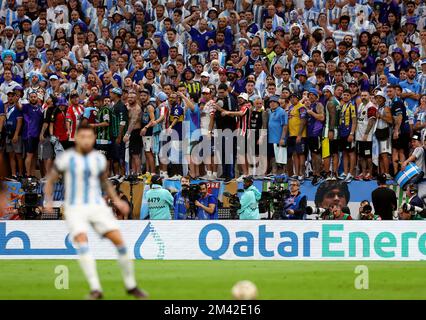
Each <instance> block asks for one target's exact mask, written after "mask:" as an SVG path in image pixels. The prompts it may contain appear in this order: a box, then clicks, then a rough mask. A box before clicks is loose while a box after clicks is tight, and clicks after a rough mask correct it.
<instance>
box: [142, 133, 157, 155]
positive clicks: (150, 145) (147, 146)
mask: <svg viewBox="0 0 426 320" xmlns="http://www.w3.org/2000/svg"><path fill="white" fill-rule="evenodd" d="M142 142H143V150H144V151H145V152H153V150H154V139H153V137H152V136H143V137H142Z"/></svg>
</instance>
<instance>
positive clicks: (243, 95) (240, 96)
mask: <svg viewBox="0 0 426 320" xmlns="http://www.w3.org/2000/svg"><path fill="white" fill-rule="evenodd" d="M238 98H242V99H244V100H246V101H248V99H249V97H248V94H247V93H245V92H243V93H240V95H239V96H238Z"/></svg>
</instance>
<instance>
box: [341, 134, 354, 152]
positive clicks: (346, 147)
mask: <svg viewBox="0 0 426 320" xmlns="http://www.w3.org/2000/svg"><path fill="white" fill-rule="evenodd" d="M338 143H339V148H340V151H353V150H354V149H355V140H353V141H352V142H349V141H348V137H345V138H340V139H339V142H338Z"/></svg>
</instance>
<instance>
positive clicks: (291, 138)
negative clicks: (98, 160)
mask: <svg viewBox="0 0 426 320" xmlns="http://www.w3.org/2000/svg"><path fill="white" fill-rule="evenodd" d="M425 9H426V7H425V5H424V4H423V1H421V0H416V1H398V0H382V1H367V0H358V1H357V0H341V1H336V0H315V1H314V0H304V1H303V0H285V1H273V0H253V1H252V0H222V1H215V0H213V1H211V0H190V1H183V0H175V1H170V2H167V1H164V0H142V1H134V0H105V1H102V0H83V1H77V0H69V1H65V0H47V1H45V0H39V1H37V0H3V1H0V32H1V37H0V45H1V47H0V51H1V64H0V75H1V77H0V95H1V102H0V114H1V121H0V131H1V132H2V135H1V145H2V148H3V151H4V152H5V154H7V158H8V162H9V163H10V169H11V177H12V178H13V179H18V178H19V177H20V176H32V175H34V174H35V170H36V169H37V168H39V169H40V171H41V174H42V175H44V174H45V173H46V172H48V171H49V169H50V167H51V166H52V163H53V160H54V158H55V155H56V154H58V153H59V152H62V151H63V150H64V149H67V148H70V147H72V146H73V140H74V134H75V130H76V127H77V126H78V125H79V124H80V123H82V122H84V121H86V122H88V123H89V124H90V125H92V126H93V127H95V128H96V130H97V145H96V148H97V149H99V150H101V151H102V152H103V153H104V154H105V155H106V156H107V159H108V160H109V163H110V166H109V170H110V174H111V176H122V175H125V174H126V172H125V169H126V168H125V167H126V166H125V163H129V164H130V165H129V168H128V172H132V173H135V174H141V173H142V172H145V174H146V175H147V176H151V175H153V174H154V173H157V174H160V175H161V176H162V177H169V176H170V177H172V176H173V177H175V178H178V177H179V176H184V175H187V174H189V175H190V177H191V178H197V177H203V178H205V179H210V180H214V179H218V178H224V179H226V180H231V179H233V178H239V179H240V180H243V177H245V176H248V175H261V176H267V175H269V174H273V175H279V174H286V175H288V176H291V177H293V178H294V179H298V180H299V181H300V182H303V181H304V179H306V178H308V177H310V178H312V183H313V184H314V185H316V184H319V183H320V182H321V181H322V180H325V179H341V180H344V181H346V182H351V181H352V179H357V180H371V179H373V178H374V177H375V176H376V175H377V174H379V173H380V174H385V175H386V177H387V178H388V179H391V178H392V176H394V175H395V174H396V173H397V172H398V171H399V170H403V169H404V168H405V167H406V166H407V165H408V164H409V163H410V162H416V164H417V165H418V166H420V169H421V170H423V171H424V156H423V153H424V151H423V148H421V147H422V146H423V140H424V138H423V130H424V128H426V29H425V24H426V20H425V17H426V10H425ZM185 127H187V128H188V130H185ZM226 129H230V130H231V131H234V132H237V136H238V138H243V141H245V142H249V141H255V143H254V144H255V146H256V147H255V148H254V149H255V150H253V154H254V158H255V159H256V161H258V162H261V161H265V162H266V163H267V165H266V167H265V170H264V171H263V172H259V171H256V170H255V166H253V165H251V164H249V160H248V159H247V158H248V157H247V156H246V155H245V154H244V151H243V154H242V157H241V152H238V151H241V147H240V145H239V144H237V143H236V141H235V140H236V137H235V136H234V137H232V136H231V138H230V139H229V137H227V136H221V138H220V139H218V138H217V131H218V130H226ZM162 133H166V134H167V135H168V136H169V137H168V140H166V141H162V140H161V139H160V135H161V134H162ZM413 136H415V139H412V138H413ZM218 140H221V141H218ZM203 141H209V142H213V143H212V147H211V149H210V150H209V151H210V152H209V153H208V156H206V155H204V156H203V161H201V162H197V161H194V159H193V157H192V151H193V150H194V149H196V146H197V145H198V144H200V142H203ZM238 141H240V140H238ZM165 142H171V145H172V149H173V150H174V151H176V150H177V153H178V157H177V158H176V159H178V160H176V159H174V160H173V161H172V163H171V164H169V162H168V161H167V160H170V157H172V156H171V155H170V154H166V155H162V154H161V147H162V146H164V144H165ZM218 142H223V143H222V144H221V147H218V145H217V144H218ZM227 144H228V145H229V144H230V145H231V148H230V152H229V151H228V149H226V148H225V147H224V146H225V145H227ZM183 145H185V147H183ZM419 148H420V149H421V150H420V149H419ZM411 149H414V150H417V149H419V150H418V151H417V153H416V154H414V158H413V154H412V151H411ZM173 150H172V151H173ZM244 150H245V149H244ZM172 153H173V152H172ZM420 153H421V154H420ZM237 154H238V156H237ZM183 159H185V160H186V161H182V160H183ZM419 159H421V160H419ZM207 160H208V161H207ZM237 163H238V166H237V165H236V164H237ZM236 169H237V170H238V171H237V170H236ZM236 171H237V172H238V173H236ZM128 172H127V173H128Z"/></svg>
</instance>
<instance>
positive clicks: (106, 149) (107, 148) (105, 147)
mask: <svg viewBox="0 0 426 320" xmlns="http://www.w3.org/2000/svg"><path fill="white" fill-rule="evenodd" d="M95 149H96V150H98V151H99V152H100V153H102V154H103V155H104V156H105V158H107V160H111V158H112V156H111V154H112V152H111V144H96V146H95Z"/></svg>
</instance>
